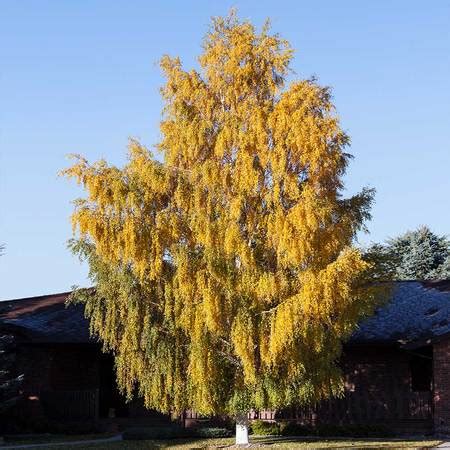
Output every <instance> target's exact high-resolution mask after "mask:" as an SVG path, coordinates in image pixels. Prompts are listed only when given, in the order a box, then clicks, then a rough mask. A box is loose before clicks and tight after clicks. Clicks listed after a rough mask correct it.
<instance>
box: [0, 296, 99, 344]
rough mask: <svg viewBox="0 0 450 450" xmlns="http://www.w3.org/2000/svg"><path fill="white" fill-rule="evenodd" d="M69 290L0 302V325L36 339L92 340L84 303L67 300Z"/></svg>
mask: <svg viewBox="0 0 450 450" xmlns="http://www.w3.org/2000/svg"><path fill="white" fill-rule="evenodd" d="M69 294H70V292H63V293H60V294H52V295H43V296H40V297H30V298H22V299H17V300H9V301H4V302H0V325H4V326H5V325H6V326H8V327H10V328H14V329H15V330H17V331H19V332H20V333H21V334H22V335H23V336H25V337H27V338H29V339H30V340H31V341H32V342H36V343H65V344H66V343H89V342H94V341H92V340H91V339H90V337H89V323H88V321H87V319H86V318H85V317H84V314H83V305H70V306H68V307H66V305H65V302H66V299H67V297H68V296H69Z"/></svg>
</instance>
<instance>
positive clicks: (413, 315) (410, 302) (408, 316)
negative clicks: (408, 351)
mask: <svg viewBox="0 0 450 450" xmlns="http://www.w3.org/2000/svg"><path fill="white" fill-rule="evenodd" d="M448 333H450V281H437V282H420V281H398V282H395V283H393V289H392V292H391V299H390V300H389V301H388V302H387V303H386V304H385V305H384V306H382V307H381V308H379V309H378V310H377V311H376V312H375V314H374V315H373V316H372V317H370V318H369V319H367V320H365V321H364V322H362V323H361V324H360V326H359V329H358V330H357V331H356V332H355V333H354V334H353V336H352V338H351V339H350V342H353V343H369V342H371V343H375V342H378V343H394V342H397V343H399V344H403V345H405V344H411V343H414V342H425V341H426V340H428V339H435V338H439V337H441V336H444V335H445V334H448Z"/></svg>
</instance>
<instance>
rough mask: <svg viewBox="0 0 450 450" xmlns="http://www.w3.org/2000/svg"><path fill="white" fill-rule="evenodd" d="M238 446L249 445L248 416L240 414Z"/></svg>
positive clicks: (237, 436)
mask: <svg viewBox="0 0 450 450" xmlns="http://www.w3.org/2000/svg"><path fill="white" fill-rule="evenodd" d="M236 445H248V416H247V414H238V415H237V416H236Z"/></svg>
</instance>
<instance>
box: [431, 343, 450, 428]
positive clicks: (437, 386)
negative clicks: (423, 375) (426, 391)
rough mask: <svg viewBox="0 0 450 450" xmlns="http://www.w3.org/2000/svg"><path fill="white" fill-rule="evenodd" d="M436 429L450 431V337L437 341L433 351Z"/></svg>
mask: <svg viewBox="0 0 450 450" xmlns="http://www.w3.org/2000/svg"><path fill="white" fill-rule="evenodd" d="M433 370H434V373H433V375H434V429H435V432H437V433H447V434H448V433H449V432H450V339H446V340H443V341H441V342H436V343H435V344H434V352H433Z"/></svg>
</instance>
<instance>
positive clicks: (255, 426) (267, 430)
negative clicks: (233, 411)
mask: <svg viewBox="0 0 450 450" xmlns="http://www.w3.org/2000/svg"><path fill="white" fill-rule="evenodd" d="M250 428H251V432H252V433H253V434H257V435H260V436H269V435H276V436H278V435H279V434H280V426H279V425H278V424H277V423H276V422H266V421H264V420H254V421H253V422H252V423H251V425H250Z"/></svg>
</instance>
